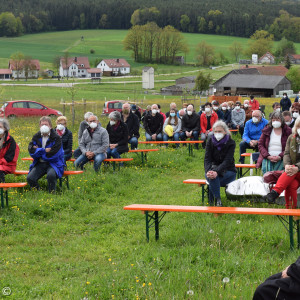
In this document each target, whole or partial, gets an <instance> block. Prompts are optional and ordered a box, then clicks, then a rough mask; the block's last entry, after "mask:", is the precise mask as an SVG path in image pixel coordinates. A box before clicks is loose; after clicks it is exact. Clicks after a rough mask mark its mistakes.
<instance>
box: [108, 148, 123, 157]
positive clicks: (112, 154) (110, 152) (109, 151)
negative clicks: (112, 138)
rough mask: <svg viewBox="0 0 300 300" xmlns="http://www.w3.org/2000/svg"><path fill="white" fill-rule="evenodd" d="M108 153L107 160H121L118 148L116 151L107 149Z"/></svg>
mask: <svg viewBox="0 0 300 300" xmlns="http://www.w3.org/2000/svg"><path fill="white" fill-rule="evenodd" d="M106 152H107V158H111V157H113V158H121V156H120V154H119V152H118V151H117V148H115V149H110V148H107V150H106Z"/></svg>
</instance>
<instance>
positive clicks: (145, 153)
mask: <svg viewBox="0 0 300 300" xmlns="http://www.w3.org/2000/svg"><path fill="white" fill-rule="evenodd" d="M142 153H143V152H142ZM144 155H145V161H147V152H145V154H144Z"/></svg>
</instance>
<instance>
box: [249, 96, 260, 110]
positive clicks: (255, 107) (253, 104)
mask: <svg viewBox="0 0 300 300" xmlns="http://www.w3.org/2000/svg"><path fill="white" fill-rule="evenodd" d="M250 106H251V110H252V111H254V110H259V103H258V101H257V100H256V99H254V96H253V95H251V96H250Z"/></svg>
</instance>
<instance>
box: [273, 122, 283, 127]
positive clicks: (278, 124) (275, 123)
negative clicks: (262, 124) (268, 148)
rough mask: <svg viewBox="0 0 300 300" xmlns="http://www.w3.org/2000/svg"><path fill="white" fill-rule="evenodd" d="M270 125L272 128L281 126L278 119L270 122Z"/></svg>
mask: <svg viewBox="0 0 300 300" xmlns="http://www.w3.org/2000/svg"><path fill="white" fill-rule="evenodd" d="M272 126H273V127H274V128H279V127H280V126H281V122H279V121H274V122H272Z"/></svg>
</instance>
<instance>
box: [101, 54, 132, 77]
mask: <svg viewBox="0 0 300 300" xmlns="http://www.w3.org/2000/svg"><path fill="white" fill-rule="evenodd" d="M97 68H100V69H102V70H103V74H104V75H107V76H116V75H126V74H129V73H130V64H129V63H128V62H127V61H126V60H125V59H123V58H116V59H103V60H101V61H100V63H99V64H98V65H97Z"/></svg>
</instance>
